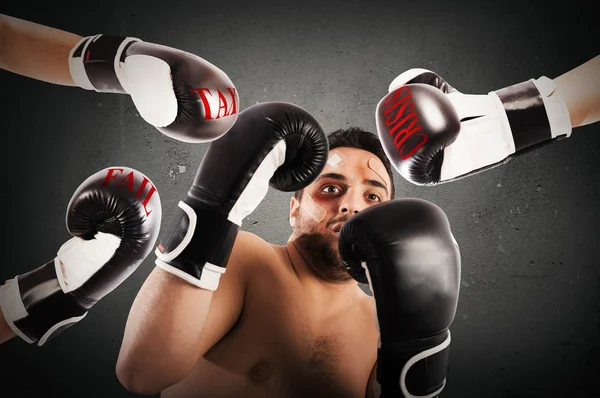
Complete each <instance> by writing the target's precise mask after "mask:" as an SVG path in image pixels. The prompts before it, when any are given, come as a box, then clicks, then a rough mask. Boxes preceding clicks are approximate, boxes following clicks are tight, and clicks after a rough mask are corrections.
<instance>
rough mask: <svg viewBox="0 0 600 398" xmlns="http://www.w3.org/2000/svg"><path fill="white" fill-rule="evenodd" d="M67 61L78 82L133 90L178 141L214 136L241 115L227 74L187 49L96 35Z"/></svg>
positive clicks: (140, 106)
mask: <svg viewBox="0 0 600 398" xmlns="http://www.w3.org/2000/svg"><path fill="white" fill-rule="evenodd" d="M69 67H70V71H71V77H72V78H73V81H74V82H75V84H77V85H78V86H79V87H81V88H84V89H87V90H96V91H98V92H109V93H121V94H125V93H126V94H129V95H130V96H131V99H132V100H133V103H134V104H135V106H136V108H137V110H138V112H139V113H140V116H141V117H142V118H143V119H144V120H146V121H147V122H148V123H150V124H151V125H153V126H154V127H156V128H157V129H158V130H160V131H161V132H162V133H163V134H165V135H167V136H169V137H171V138H175V139H177V140H180V141H184V142H208V141H212V140H215V139H217V138H219V137H221V136H222V135H223V134H225V133H226V132H227V131H228V130H229V129H230V128H231V126H232V125H233V123H234V122H235V120H236V118H237V116H238V109H239V96H238V93H237V91H236V89H235V87H234V85H233V83H232V82H231V80H230V79H229V77H228V76H227V75H226V74H225V73H224V72H223V71H222V70H220V69H219V68H217V67H216V66H214V65H212V64H211V63H209V62H208V61H205V60H204V59H202V58H200V57H198V56H196V55H194V54H190V53H187V52H185V51H181V50H177V49H174V48H170V47H166V46H162V45H158V44H152V43H145V42H143V41H141V40H139V39H136V38H133V37H120V36H109V35H96V36H89V37H86V38H84V39H82V40H81V41H80V42H79V43H78V44H77V45H76V46H75V47H73V49H72V50H71V53H70V55H69Z"/></svg>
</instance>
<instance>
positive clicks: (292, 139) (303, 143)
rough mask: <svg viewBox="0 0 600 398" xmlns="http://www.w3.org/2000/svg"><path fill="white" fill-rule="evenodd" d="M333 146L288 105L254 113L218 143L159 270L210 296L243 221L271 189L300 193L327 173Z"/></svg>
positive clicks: (161, 250) (171, 231) (181, 210)
mask: <svg viewBox="0 0 600 398" xmlns="http://www.w3.org/2000/svg"><path fill="white" fill-rule="evenodd" d="M328 151H329V145H328V143H327V137H326V136H325V133H324V132H323V130H322V129H321V127H320V126H319V124H318V123H317V121H316V120H315V119H314V118H313V117H312V116H311V115H310V114H308V113H307V112H306V111H305V110H303V109H302V108H300V107H298V106H296V105H293V104H289V103H284V102H267V103H263V104H258V105H254V106H251V107H250V108H248V109H246V110H244V111H243V112H241V113H240V115H239V118H238V120H237V121H236V123H235V124H234V126H233V127H232V128H231V130H230V131H229V132H228V133H227V134H226V135H225V136H223V137H222V138H220V139H218V140H216V141H214V142H211V144H210V146H209V147H208V149H207V151H206V153H205V155H204V158H203V159H202V162H201V164H200V167H199V169H198V172H197V173H196V177H195V179H194V183H193V185H192V187H191V188H190V190H189V191H188V195H187V197H186V198H185V199H184V200H183V201H181V202H179V207H178V209H177V211H176V213H175V214H174V215H173V218H172V224H171V226H170V227H169V228H167V229H165V230H164V232H163V233H162V234H161V235H162V236H161V238H160V243H159V245H158V248H157V249H156V256H157V259H156V264H157V265H158V266H159V267H161V268H163V269H164V270H166V271H168V272H171V273H172V274H174V275H177V276H179V277H181V278H183V279H185V280H186V281H188V282H189V283H192V284H194V285H196V286H198V287H200V288H203V289H207V290H215V289H217V287H218V284H219V279H220V277H221V274H223V273H224V272H225V266H226V264H227V260H228V259H229V255H230V253H231V250H232V248H233V243H234V241H235V238H236V236H237V233H238V231H239V228H240V226H241V224H242V220H243V219H244V218H245V217H246V216H247V215H249V214H250V213H252V212H253V211H254V209H256V207H257V206H258V205H259V204H260V202H261V201H262V199H263V198H264V196H265V195H266V194H267V190H268V188H269V184H270V185H271V186H272V187H273V188H275V189H278V190H281V191H295V190H298V189H301V188H303V187H305V186H307V185H308V184H310V183H311V182H312V181H313V180H314V179H315V178H316V177H317V176H318V175H319V173H320V172H321V170H323V168H324V167H325V162H326V161H327V154H328Z"/></svg>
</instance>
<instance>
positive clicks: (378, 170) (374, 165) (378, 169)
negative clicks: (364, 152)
mask: <svg viewBox="0 0 600 398" xmlns="http://www.w3.org/2000/svg"><path fill="white" fill-rule="evenodd" d="M367 165H368V166H369V168H370V169H371V170H373V171H374V172H375V174H377V175H378V176H379V178H381V181H383V183H384V184H385V186H386V187H387V186H388V184H387V182H386V179H385V177H384V176H385V175H387V171H386V170H385V167H383V165H382V164H381V162H378V161H377V159H375V158H369V161H368V162H367Z"/></svg>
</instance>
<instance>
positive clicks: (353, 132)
mask: <svg viewBox="0 0 600 398" xmlns="http://www.w3.org/2000/svg"><path fill="white" fill-rule="evenodd" d="M327 139H328V140H329V150H330V151H331V150H332V149H335V148H340V147H346V148H357V149H362V150H364V151H367V152H371V153H372V154H373V155H375V156H377V157H378V158H379V160H381V163H383V166H384V167H385V171H387V173H388V176H389V177H390V181H391V184H392V186H391V187H390V197H391V198H392V199H394V190H395V189H394V174H393V172H392V165H391V164H390V161H389V159H388V158H387V156H386V155H385V152H384V150H383V147H382V146H381V142H380V141H379V137H377V136H376V135H375V134H373V133H371V132H370V131H365V130H363V129H361V128H359V127H349V128H347V129H339V130H336V131H333V132H331V133H329V134H328V135H327ZM303 191H304V190H303V189H301V190H299V191H296V192H295V193H294V196H295V197H296V198H297V199H300V198H301V197H302V192H303Z"/></svg>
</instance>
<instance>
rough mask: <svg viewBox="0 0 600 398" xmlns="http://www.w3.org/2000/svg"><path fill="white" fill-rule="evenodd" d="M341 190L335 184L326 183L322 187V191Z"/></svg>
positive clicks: (332, 191)
mask: <svg viewBox="0 0 600 398" xmlns="http://www.w3.org/2000/svg"><path fill="white" fill-rule="evenodd" d="M339 191H340V190H339V189H338V187H336V186H335V185H326V186H324V187H323V188H321V192H325V193H337V192H339Z"/></svg>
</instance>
